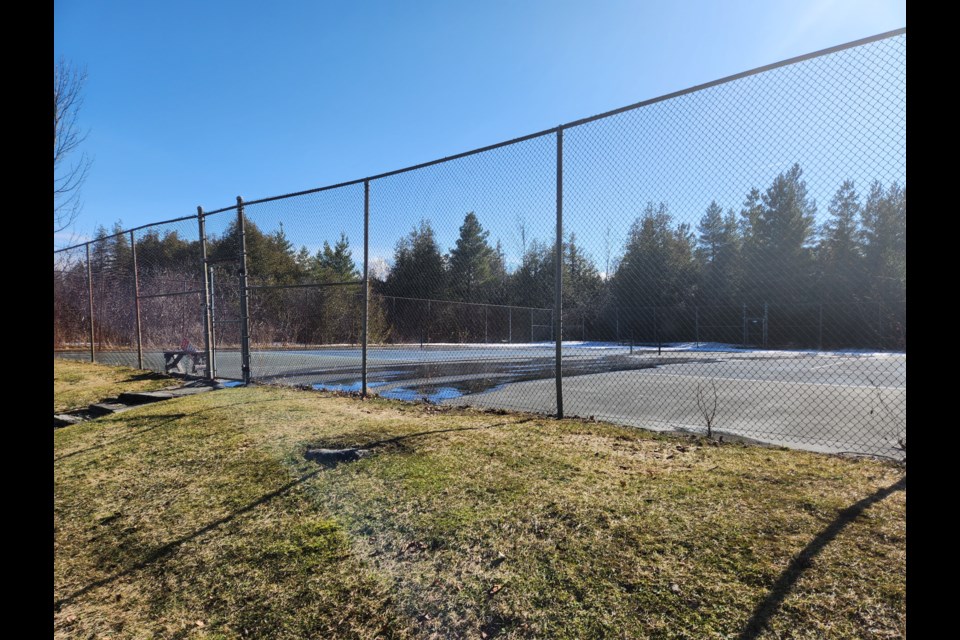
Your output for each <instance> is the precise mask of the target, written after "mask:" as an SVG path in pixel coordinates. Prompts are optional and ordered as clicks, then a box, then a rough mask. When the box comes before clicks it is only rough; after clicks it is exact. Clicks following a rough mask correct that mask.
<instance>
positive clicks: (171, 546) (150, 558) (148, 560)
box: [53, 468, 324, 611]
mask: <svg viewBox="0 0 960 640" xmlns="http://www.w3.org/2000/svg"><path fill="white" fill-rule="evenodd" d="M323 470H324V469H322V468H321V469H316V470H314V471H311V472H310V473H307V474H305V475H302V476H300V477H299V478H297V479H295V480H291V481H290V482H288V483H286V484H285V485H283V486H282V487H279V488H278V489H274V490H273V491H270V492H269V493H265V494H263V495H262V496H260V497H259V498H257V499H256V500H253V501H252V502H249V503H247V504H246V505H244V506H243V507H240V508H239V509H237V510H236V511H233V512H232V513H229V514H227V515H225V516H223V517H222V518H218V519H216V520H214V521H213V522H210V523H209V524H206V525H204V526H202V527H200V528H199V529H196V530H194V531H192V532H190V533H188V534H187V535H184V536H181V537H179V538H177V539H175V540H171V541H170V542H167V543H166V544H164V545H162V546H160V547H157V548H156V549H154V550H153V551H151V552H150V553H148V554H147V555H146V556H145V557H144V558H143V559H142V560H139V561H137V562H135V563H134V564H132V565H130V566H129V567H127V568H126V569H124V570H122V571H119V572H117V573H114V574H113V575H111V576H107V577H106V578H101V579H100V580H96V581H94V582H91V583H90V584H88V585H86V586H85V587H83V588H81V589H78V590H77V591H74V592H73V593H71V594H70V595H68V596H66V597H63V598H60V599H59V600H54V602H53V610H54V611H59V610H60V609H61V608H63V607H64V606H65V605H68V604H70V603H72V602H74V601H75V600H76V599H77V598H79V597H81V596H83V595H85V594H87V593H89V592H90V591H93V590H94V589H97V588H99V587H103V586H105V585H108V584H110V583H112V582H114V581H116V580H119V579H120V578H123V577H125V576H128V575H130V574H131V573H134V572H135V571H139V570H140V569H143V568H144V567H146V566H147V565H150V564H152V563H154V562H156V561H157V560H160V559H162V558H164V557H166V556H168V555H170V554H171V553H173V552H174V551H176V550H177V549H178V548H179V547H180V546H181V545H183V544H185V543H187V542H190V541H191V540H195V539H196V538H199V537H200V536H202V535H204V534H205V533H208V532H210V531H212V530H214V529H216V528H218V527H220V526H222V525H224V524H227V523H228V522H231V521H232V520H235V519H236V518H237V517H238V516H241V515H243V514H245V513H248V512H250V511H253V510H254V509H256V508H257V507H259V506H260V505H262V504H265V503H267V502H269V501H270V500H273V499H274V498H277V497H279V496H282V495H284V494H286V493H289V492H290V490H292V489H293V488H294V487H297V486H298V485H300V484H303V483H304V482H306V481H307V480H310V479H311V478H313V477H314V476H316V475H317V474H319V473H320V472H321V471H323Z"/></svg>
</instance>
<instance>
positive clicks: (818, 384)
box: [571, 369, 907, 391]
mask: <svg viewBox="0 0 960 640" xmlns="http://www.w3.org/2000/svg"><path fill="white" fill-rule="evenodd" d="M645 371H656V369H635V370H634V371H633V372H629V371H627V372H621V371H617V372H610V373H642V372H645ZM650 375H656V376H667V377H670V378H697V379H699V380H703V379H704V378H707V379H713V380H732V381H733V382H762V383H764V384H802V385H806V386H810V387H838V388H840V389H888V390H890V391H906V390H907V388H906V387H875V386H873V385H869V384H833V383H830V382H789V381H787V380H764V379H763V378H727V377H724V376H710V375H702V376H693V375H684V374H682V373H652V374H650ZM571 377H572V378H574V377H579V376H571Z"/></svg>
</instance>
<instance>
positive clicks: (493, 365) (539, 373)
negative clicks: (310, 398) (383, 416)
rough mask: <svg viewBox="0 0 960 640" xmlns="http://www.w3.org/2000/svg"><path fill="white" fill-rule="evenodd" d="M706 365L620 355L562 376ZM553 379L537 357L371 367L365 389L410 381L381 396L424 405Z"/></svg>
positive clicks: (342, 385) (579, 362)
mask: <svg viewBox="0 0 960 640" xmlns="http://www.w3.org/2000/svg"><path fill="white" fill-rule="evenodd" d="M708 362H716V360H712V359H709V360H706V359H703V358H688V357H682V356H681V357H669V356H668V357H655V358H637V357H631V356H624V355H614V356H605V357H600V358H596V357H593V358H569V359H566V358H565V359H564V363H563V375H564V377H571V376H580V375H588V374H592V373H613V372H617V371H635V370H640V369H652V368H656V367H659V366H664V365H672V364H685V363H699V364H704V363H708ZM344 373H346V372H344ZM358 373H359V372H356V371H354V372H351V373H350V374H348V375H343V376H341V377H338V378H333V379H330V380H325V381H322V382H314V383H313V384H312V385H311V386H312V387H313V388H314V389H316V390H318V391H340V392H348V393H349V392H359V391H360V390H361V386H362V385H361V381H360V379H359V376H358ZM553 375H554V369H553V358H536V359H532V360H526V361H523V362H504V361H502V360H488V361H484V360H474V361H470V362H463V361H456V362H442V361H441V362H426V363H419V364H410V365H408V366H403V367H398V366H396V365H394V366H392V367H390V368H389V369H382V370H378V369H376V368H371V369H370V371H369V376H368V380H369V381H368V383H367V387H368V388H370V389H376V388H378V387H384V386H387V385H390V384H393V383H398V382H402V381H404V380H409V381H410V383H409V384H407V385H404V386H396V387H393V388H391V389H387V390H385V391H382V392H380V393H379V395H380V396H381V397H384V398H392V399H395V400H407V401H425V402H430V403H433V404H438V403H440V402H443V401H444V400H453V399H455V398H459V397H461V396H465V395H469V394H474V393H482V392H484V391H490V390H495V389H498V388H501V387H503V386H504V385H506V384H510V383H512V382H524V381H528V380H546V379H549V378H552V377H553ZM451 378H452V379H451ZM458 378H459V379H458ZM439 379H443V382H442V383H441V382H430V380H439ZM417 381H421V384H417Z"/></svg>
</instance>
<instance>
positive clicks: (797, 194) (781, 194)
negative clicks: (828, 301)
mask: <svg viewBox="0 0 960 640" xmlns="http://www.w3.org/2000/svg"><path fill="white" fill-rule="evenodd" d="M802 175H803V171H802V170H801V169H800V165H799V164H794V165H793V166H792V167H791V168H790V169H789V170H787V171H785V172H783V173H781V174H779V175H778V176H777V177H776V178H774V180H773V184H771V185H770V187H769V188H768V189H767V190H766V191H765V192H764V193H763V194H762V195H760V194H759V193H758V192H757V190H756V189H753V190H751V192H750V193H749V194H748V196H747V200H746V202H745V204H744V209H743V210H742V211H741V219H742V223H743V228H744V259H745V263H746V264H745V269H746V270H747V271H749V273H750V277H749V279H748V281H747V283H746V284H745V293H746V294H747V298H748V300H747V302H749V303H752V304H759V303H763V302H773V303H777V302H780V303H790V304H796V303H797V302H801V301H809V300H810V298H811V294H812V280H813V278H812V276H813V273H812V264H813V261H812V252H811V248H810V242H811V240H812V239H813V231H814V226H813V225H814V216H815V214H816V203H815V202H814V201H813V200H812V199H810V198H808V196H807V184H806V182H805V181H804V180H802V179H801V177H802ZM758 196H759V198H758Z"/></svg>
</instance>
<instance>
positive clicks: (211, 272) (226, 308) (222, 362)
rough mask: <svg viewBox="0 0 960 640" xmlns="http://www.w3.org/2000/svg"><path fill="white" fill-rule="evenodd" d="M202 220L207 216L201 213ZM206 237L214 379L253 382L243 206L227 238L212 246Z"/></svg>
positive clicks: (206, 265) (205, 261)
mask: <svg viewBox="0 0 960 640" xmlns="http://www.w3.org/2000/svg"><path fill="white" fill-rule="evenodd" d="M200 219H201V221H202V220H203V214H202V212H201V214H200ZM201 234H202V235H203V238H202V242H203V263H204V278H205V283H206V288H207V300H208V303H207V304H208V308H207V313H206V318H207V322H208V327H207V332H208V334H209V340H208V341H207V343H208V345H209V347H208V351H207V358H208V360H209V362H210V367H209V371H210V377H211V378H219V379H221V380H238V381H241V382H249V381H250V348H249V344H250V342H249V340H250V338H249V334H248V331H247V322H246V320H247V291H246V238H245V230H244V217H243V205H242V204H240V205H239V206H238V211H237V221H236V224H235V225H233V226H232V228H231V229H230V230H229V231H228V232H227V233H225V234H224V236H223V237H221V238H219V239H217V241H216V242H215V243H213V244H211V245H208V243H207V238H206V232H205V229H204V227H203V224H202V222H201Z"/></svg>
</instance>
